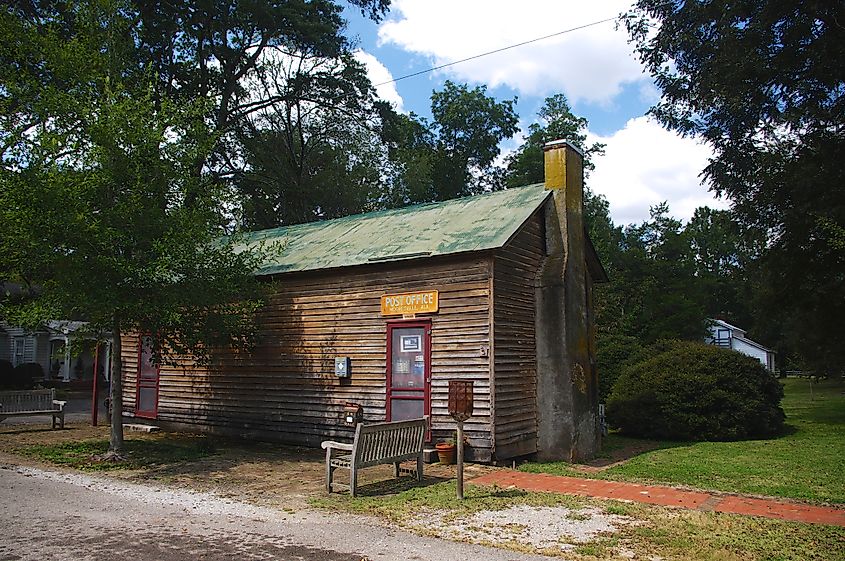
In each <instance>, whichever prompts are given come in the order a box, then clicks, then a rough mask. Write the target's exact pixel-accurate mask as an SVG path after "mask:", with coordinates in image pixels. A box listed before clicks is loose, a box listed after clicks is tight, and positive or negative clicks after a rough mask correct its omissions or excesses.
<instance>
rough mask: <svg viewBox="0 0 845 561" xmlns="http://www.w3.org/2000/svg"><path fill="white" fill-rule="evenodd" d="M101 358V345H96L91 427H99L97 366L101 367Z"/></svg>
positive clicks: (97, 343) (96, 343)
mask: <svg viewBox="0 0 845 561" xmlns="http://www.w3.org/2000/svg"><path fill="white" fill-rule="evenodd" d="M99 358H100V343H99V342H95V343H94V376H93V379H94V389H93V390H92V391H91V426H94V427H96V426H97V413H99V409H100V408H99V407H98V406H97V400H98V399H99V393H98V392H97V389H98V386H97V382H98V381H99V380H97V366H99V364H98V361H99Z"/></svg>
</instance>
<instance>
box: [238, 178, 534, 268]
mask: <svg viewBox="0 0 845 561" xmlns="http://www.w3.org/2000/svg"><path fill="white" fill-rule="evenodd" d="M549 196H550V192H549V191H546V190H545V188H544V186H543V184H542V183H538V184H535V185H528V186H526V187H519V188H516V189H507V190H505V191H497V192H495V193H487V194H484V195H477V196H474V197H465V198H462V199H453V200H449V201H444V202H441V203H430V204H423V205H415V206H409V207H405V208H400V209H395V210H386V211H378V212H369V213H366V214H356V215H354V216H347V217H344V218H338V219H335V220H325V221H322V222H311V223H308V224H298V225H295V226H286V227H281V228H273V229H271V230H261V231H258V232H251V233H249V234H246V235H245V237H244V242H243V243H244V245H247V246H251V245H253V244H258V243H260V242H268V243H270V244H279V245H280V246H281V247H282V249H281V251H279V252H276V254H274V255H272V257H270V258H269V259H268V261H267V262H266V263H265V264H264V265H263V266H262V267H261V268H260V269H259V270H258V271H256V274H257V275H273V274H277V273H287V272H293V271H310V270H317V269H331V268H336V267H349V266H352V265H362V264H366V263H381V262H386V261H398V260H405V259H417V258H421V257H432V256H437V255H448V254H453V253H462V252H467V251H482V250H487V249H496V248H499V247H502V246H503V245H504V244H505V243H506V242H507V241H508V240H509V239H510V238H511V237H512V236H513V235H514V234H515V233H516V231H517V230H518V229H519V227H520V226H522V224H523V223H524V222H525V221H526V220H528V218H529V217H530V216H531V215H532V214H533V213H534V211H535V210H537V208H539V207H540V205H541V204H543V202H544V201H545V200H546V198H547V197H549Z"/></svg>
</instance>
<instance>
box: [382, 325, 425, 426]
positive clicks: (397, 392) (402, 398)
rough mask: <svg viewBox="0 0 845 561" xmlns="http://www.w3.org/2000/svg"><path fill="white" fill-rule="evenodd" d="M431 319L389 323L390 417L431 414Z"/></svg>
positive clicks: (388, 373) (388, 395) (402, 418)
mask: <svg viewBox="0 0 845 561" xmlns="http://www.w3.org/2000/svg"><path fill="white" fill-rule="evenodd" d="M430 394H431V322H429V321H406V322H401V323H390V324H388V325H387V420H388V421H403V420H406V419H419V418H420V417H423V416H425V415H431V396H430Z"/></svg>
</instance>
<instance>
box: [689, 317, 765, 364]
mask: <svg viewBox="0 0 845 561" xmlns="http://www.w3.org/2000/svg"><path fill="white" fill-rule="evenodd" d="M709 321H710V335H709V336H708V337H707V338H706V339H705V341H706V342H707V343H708V344H710V345H716V346H717V347H722V348H725V349H733V350H734V351H737V352H740V353H742V354H744V355H748V356H750V357H754V358H756V359H757V360H759V361H760V363H762V364H763V366H765V367H766V369H767V370H769V372H774V371H775V351H773V350H772V349H769V348H767V347H765V346H763V345H761V344H760V343H758V342H756V341H752V340H751V339H749V338H748V337H746V334H745V330H744V329H740V328H739V327H737V326H735V325H731V324H729V323H727V322H726V321H722V320H720V319H711V320H709Z"/></svg>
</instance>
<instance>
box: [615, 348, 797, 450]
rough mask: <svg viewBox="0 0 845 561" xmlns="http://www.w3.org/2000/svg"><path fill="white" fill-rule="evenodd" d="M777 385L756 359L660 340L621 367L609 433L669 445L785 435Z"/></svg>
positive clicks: (731, 352)
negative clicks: (613, 430) (668, 442)
mask: <svg viewBox="0 0 845 561" xmlns="http://www.w3.org/2000/svg"><path fill="white" fill-rule="evenodd" d="M782 397H783V387H782V386H781V385H780V383H779V382H778V381H777V379H776V378H775V377H774V375H773V374H771V373H770V372H769V371H768V370H766V369H765V368H764V367H763V366H762V365H761V364H760V362H759V361H757V360H755V359H753V358H751V357H748V356H745V355H743V354H740V353H738V352H735V351H731V350H727V349H720V348H718V347H714V346H710V345H705V344H703V343H695V342H689V341H660V342H658V343H655V344H654V345H652V346H650V347H648V348H647V349H645V352H642V353H638V360H636V361H635V362H632V363H631V364H629V365H628V366H627V367H625V368H624V370H623V372H622V375H621V376H620V377H619V379H618V380H617V381H616V384H615V386H614V388H613V392H612V393H611V395H610V398H609V399H608V403H607V418H608V422H609V424H610V426H611V427H613V428H617V429H620V430H621V432H623V433H624V434H628V435H631V436H640V437H646V438H657V439H668V440H739V439H745V438H761V437H768V436H772V435H775V434H778V433H779V432H781V431H782V430H783V421H784V414H783V409H781V407H780V400H781V398H782Z"/></svg>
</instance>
